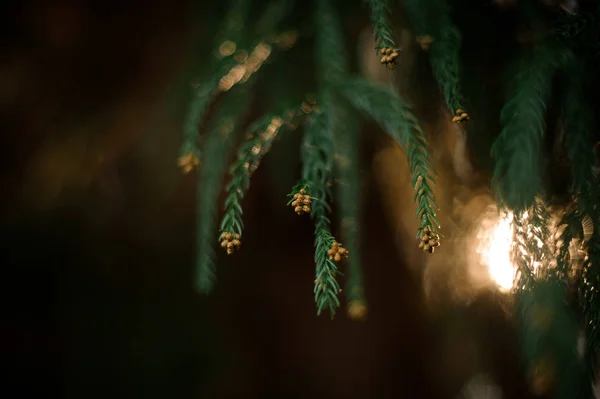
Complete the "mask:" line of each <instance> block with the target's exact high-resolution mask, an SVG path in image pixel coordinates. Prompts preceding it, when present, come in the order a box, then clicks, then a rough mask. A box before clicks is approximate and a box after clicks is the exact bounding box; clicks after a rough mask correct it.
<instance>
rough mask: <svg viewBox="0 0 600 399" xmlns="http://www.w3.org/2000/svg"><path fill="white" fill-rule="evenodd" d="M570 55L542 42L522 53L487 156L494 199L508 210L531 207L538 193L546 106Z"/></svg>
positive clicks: (563, 50) (540, 183)
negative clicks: (499, 128)
mask: <svg viewBox="0 0 600 399" xmlns="http://www.w3.org/2000/svg"><path fill="white" fill-rule="evenodd" d="M570 55H571V53H570V52H569V51H566V50H565V49H564V48H563V47H561V46H557V45H555V44H554V43H552V42H548V43H544V44H543V45H541V46H540V47H538V48H537V49H536V50H534V51H533V54H524V56H523V59H522V60H521V61H522V63H521V68H520V72H519V73H518V74H517V76H516V77H515V79H514V82H513V85H512V88H511V90H510V92H509V99H508V101H507V102H506V104H505V105H504V107H503V109H502V113H501V115H500V119H501V122H502V124H503V125H504V128H503V130H502V132H501V134H500V135H499V136H498V137H497V138H496V140H495V141H494V144H493V146H492V151H491V154H492V157H493V158H494V159H495V161H496V165H495V169H494V176H493V180H492V185H493V188H494V190H495V192H496V195H497V197H498V200H499V201H500V202H501V203H503V204H504V205H506V206H507V207H508V208H510V209H512V210H515V211H521V210H524V209H527V208H529V207H531V206H532V205H533V203H534V198H535V196H536V195H538V194H540V193H541V192H542V191H543V183H542V178H543V176H542V173H541V168H542V150H543V145H542V144H543V138H544V135H545V133H546V132H545V128H546V122H545V117H546V115H545V113H546V103H547V101H548V99H549V97H550V93H551V82H552V77H553V75H554V73H555V71H556V69H557V68H559V67H561V66H562V65H564V64H565V62H566V61H567V60H568V59H569V58H570Z"/></svg>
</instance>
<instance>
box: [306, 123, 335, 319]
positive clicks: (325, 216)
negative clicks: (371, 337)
mask: <svg viewBox="0 0 600 399" xmlns="http://www.w3.org/2000/svg"><path fill="white" fill-rule="evenodd" d="M325 118H326V114H325V113H317V114H316V115H315V116H314V119H313V120H312V121H310V123H309V125H308V126H307V129H306V132H305V134H304V142H303V144H302V179H303V181H304V182H306V183H301V186H302V187H304V186H306V189H307V191H308V194H310V195H311V197H312V198H313V202H312V211H311V216H312V219H313V221H314V223H315V264H316V280H315V289H314V293H315V302H316V303H317V314H321V311H322V310H323V308H328V309H329V312H330V314H331V316H332V317H333V315H334V314H335V309H336V308H337V307H338V306H339V305H340V302H339V299H338V298H337V295H338V293H339V291H340V286H339V284H338V283H337V281H336V279H335V275H336V272H337V266H336V265H335V263H334V262H333V261H332V260H330V259H329V256H328V254H327V251H328V250H329V249H330V248H331V246H332V244H333V241H334V238H333V236H332V235H331V227H330V225H331V221H330V219H329V213H330V212H331V206H330V205H329V201H330V200H331V186H330V185H331V175H332V169H333V153H334V146H333V135H332V132H331V130H330V129H328V127H327V125H326V120H325Z"/></svg>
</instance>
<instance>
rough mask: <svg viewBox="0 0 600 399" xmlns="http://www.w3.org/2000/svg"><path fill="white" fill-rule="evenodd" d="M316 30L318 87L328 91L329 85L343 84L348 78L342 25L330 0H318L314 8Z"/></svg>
mask: <svg viewBox="0 0 600 399" xmlns="http://www.w3.org/2000/svg"><path fill="white" fill-rule="evenodd" d="M315 25H316V26H317V27H318V30H317V53H316V56H317V57H316V58H317V68H318V71H319V77H320V82H319V87H320V88H321V89H322V90H325V89H328V86H330V85H337V84H340V83H341V82H343V81H344V80H345V79H346V78H347V76H348V59H347V58H348V57H347V55H346V51H345V49H344V36H343V33H342V32H343V31H342V25H341V23H340V21H339V19H338V17H337V14H336V12H335V9H334V7H333V5H332V4H331V0H318V1H317V2H316V7H315Z"/></svg>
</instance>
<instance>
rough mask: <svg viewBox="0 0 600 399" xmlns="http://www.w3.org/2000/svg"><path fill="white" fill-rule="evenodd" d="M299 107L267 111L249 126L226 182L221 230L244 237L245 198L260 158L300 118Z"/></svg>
mask: <svg viewBox="0 0 600 399" xmlns="http://www.w3.org/2000/svg"><path fill="white" fill-rule="evenodd" d="M298 115H299V107H297V106H295V107H287V109H285V110H284V111H282V112H274V113H271V114H268V115H266V116H264V117H262V118H261V119H259V120H258V121H256V122H254V123H253V124H252V125H251V126H250V128H249V129H248V132H249V133H248V135H247V139H246V141H244V143H243V144H242V146H241V147H240V149H239V151H238V154H237V160H236V162H235V163H234V164H233V165H232V167H231V169H230V172H231V181H230V183H229V184H228V185H227V189H226V190H227V192H228V196H227V198H226V200H225V215H224V216H223V219H222V221H221V229H220V231H221V232H222V233H232V234H234V235H237V236H238V237H237V239H238V240H239V239H240V238H241V236H242V230H243V228H244V223H243V221H242V214H243V211H242V204H241V201H242V198H243V197H244V195H245V194H246V192H247V191H248V189H249V187H250V178H251V176H252V174H253V173H254V172H255V171H256V169H257V168H258V165H259V164H260V161H261V159H262V158H263V157H264V156H265V155H266V154H267V153H268V152H269V150H270V149H271V146H272V144H273V142H274V141H275V139H276V138H277V137H278V133H279V131H280V129H281V128H284V127H286V126H289V125H292V124H293V123H294V122H295V119H298Z"/></svg>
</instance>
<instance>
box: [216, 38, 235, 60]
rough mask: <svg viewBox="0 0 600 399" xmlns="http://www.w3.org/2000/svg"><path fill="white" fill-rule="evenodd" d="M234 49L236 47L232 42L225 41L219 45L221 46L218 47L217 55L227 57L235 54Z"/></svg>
mask: <svg viewBox="0 0 600 399" xmlns="http://www.w3.org/2000/svg"><path fill="white" fill-rule="evenodd" d="M235 48H236V46H235V43H234V42H232V41H230V40H226V41H224V42H223V43H221V46H219V53H221V55H222V56H223V57H227V56H229V55H231V54H233V53H234V52H235Z"/></svg>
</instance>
